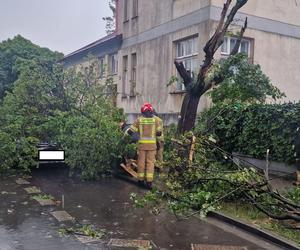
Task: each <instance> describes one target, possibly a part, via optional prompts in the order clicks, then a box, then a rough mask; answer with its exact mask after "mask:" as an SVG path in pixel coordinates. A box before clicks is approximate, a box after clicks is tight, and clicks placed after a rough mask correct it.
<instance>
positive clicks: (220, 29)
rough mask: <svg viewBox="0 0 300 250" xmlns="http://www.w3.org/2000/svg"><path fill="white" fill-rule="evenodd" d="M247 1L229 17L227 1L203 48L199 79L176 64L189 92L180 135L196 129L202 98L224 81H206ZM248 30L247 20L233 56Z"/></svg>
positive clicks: (179, 125)
mask: <svg viewBox="0 0 300 250" xmlns="http://www.w3.org/2000/svg"><path fill="white" fill-rule="evenodd" d="M247 1H248V0H237V1H236V3H235V5H234V6H233V8H232V9H231V10H230V12H229V14H228V15H227V12H228V10H229V7H230V4H231V2H232V0H226V2H225V3H224V6H223V10H222V13H221V17H220V21H219V23H218V26H217V28H216V30H215V33H214V35H213V36H212V37H211V38H210V39H209V40H208V42H207V43H206V45H205V46H204V48H203V51H204V52H205V59H204V61H203V64H202V66H201V68H200V70H199V73H198V75H197V79H192V77H191V76H190V74H189V72H188V71H187V70H186V69H185V67H184V65H183V63H182V62H177V61H175V62H174V63H175V66H176V69H177V71H178V73H179V75H180V76H181V78H182V79H183V84H184V86H185V88H186V91H187V93H186V94H185V96H184V99H183V102H182V106H181V111H180V118H179V122H178V132H179V133H180V134H183V133H184V132H186V131H190V130H192V129H193V128H194V126H195V122H196V117H197V109H198V104H199V101H200V98H201V96H202V95H203V94H204V93H205V92H207V91H208V90H209V89H211V88H212V86H214V85H218V84H220V83H221V82H222V81H223V79H222V77H221V78H218V79H215V78H214V79H212V80H210V81H208V82H206V81H205V78H206V75H207V72H209V70H210V68H211V66H212V65H213V59H214V54H215V53H216V51H217V50H218V48H219V47H220V46H221V45H222V43H223V38H224V35H225V33H226V31H227V29H228V27H229V25H230V24H231V23H232V21H233V19H234V16H235V14H236V13H237V11H238V10H239V9H240V8H241V7H243V6H244V5H245V4H246V3H247ZM226 15H227V18H226ZM225 19H226V20H225ZM246 28H247V19H246V20H245V23H244V26H243V27H242V29H241V32H240V35H239V37H238V41H237V43H236V46H235V48H234V50H233V53H232V54H236V53H237V52H238V48H239V46H240V43H241V40H242V37H243V35H244V32H245V30H246Z"/></svg>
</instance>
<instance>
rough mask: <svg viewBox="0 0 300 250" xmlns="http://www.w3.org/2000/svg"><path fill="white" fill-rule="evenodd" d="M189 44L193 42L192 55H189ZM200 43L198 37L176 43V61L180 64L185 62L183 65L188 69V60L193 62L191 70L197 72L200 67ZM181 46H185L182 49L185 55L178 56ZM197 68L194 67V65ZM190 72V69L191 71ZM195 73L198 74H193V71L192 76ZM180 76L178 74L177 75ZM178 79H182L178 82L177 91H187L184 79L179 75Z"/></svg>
mask: <svg viewBox="0 0 300 250" xmlns="http://www.w3.org/2000/svg"><path fill="white" fill-rule="evenodd" d="M188 42H191V53H187V49H188V48H187V46H186V45H187V43H188ZM198 42H199V37H198V36H193V37H188V38H185V39H182V40H179V41H175V60H176V61H178V62H183V65H184V66H185V67H186V62H187V61H188V60H191V69H196V70H197V66H199V65H198V64H199V59H198V51H199V45H198ZM179 46H183V47H182V49H183V53H182V54H183V55H178V52H179V48H178V47H179ZM193 62H194V63H195V65H197V66H195V65H194V63H193ZM189 70H190V69H189ZM193 73H196V72H193V71H191V75H192V74H193ZM177 74H178V73H177ZM177 77H178V79H180V80H179V81H178V82H177V86H176V91H185V86H184V84H183V83H182V79H181V77H180V76H179V75H177Z"/></svg>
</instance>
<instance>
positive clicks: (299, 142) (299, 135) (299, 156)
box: [294, 127, 300, 186]
mask: <svg viewBox="0 0 300 250" xmlns="http://www.w3.org/2000/svg"><path fill="white" fill-rule="evenodd" d="M294 150H295V155H296V166H297V180H296V182H294V184H295V185H296V186H300V127H298V128H297V130H296V137H295V141H294Z"/></svg>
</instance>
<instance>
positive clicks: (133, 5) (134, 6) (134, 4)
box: [132, 0, 138, 18]
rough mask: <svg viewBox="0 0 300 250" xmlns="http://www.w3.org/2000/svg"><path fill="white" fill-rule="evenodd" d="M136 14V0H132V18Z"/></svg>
mask: <svg viewBox="0 0 300 250" xmlns="http://www.w3.org/2000/svg"><path fill="white" fill-rule="evenodd" d="M137 16H138V0H132V18H135V17H137Z"/></svg>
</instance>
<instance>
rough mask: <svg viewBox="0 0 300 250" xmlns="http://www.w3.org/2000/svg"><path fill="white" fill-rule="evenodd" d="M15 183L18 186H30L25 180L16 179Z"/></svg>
mask: <svg viewBox="0 0 300 250" xmlns="http://www.w3.org/2000/svg"><path fill="white" fill-rule="evenodd" d="M16 183H17V184H19V185H28V184H30V182H29V181H26V180H24V179H22V178H18V179H17V180H16Z"/></svg>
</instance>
